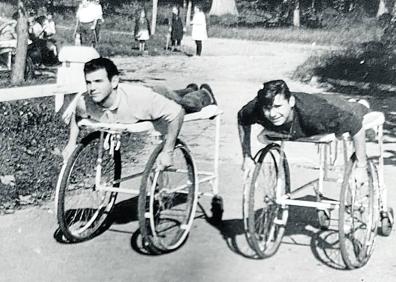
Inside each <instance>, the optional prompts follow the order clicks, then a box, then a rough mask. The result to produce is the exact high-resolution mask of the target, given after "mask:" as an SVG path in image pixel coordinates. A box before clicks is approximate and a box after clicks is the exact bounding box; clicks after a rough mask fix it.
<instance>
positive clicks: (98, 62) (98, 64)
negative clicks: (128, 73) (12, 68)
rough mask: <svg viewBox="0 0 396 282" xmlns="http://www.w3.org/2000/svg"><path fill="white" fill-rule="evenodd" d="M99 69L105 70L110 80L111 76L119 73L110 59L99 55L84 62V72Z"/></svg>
mask: <svg viewBox="0 0 396 282" xmlns="http://www.w3.org/2000/svg"><path fill="white" fill-rule="evenodd" d="M100 69H104V70H106V72H107V77H108V78H109V80H111V79H112V78H113V76H115V75H119V73H120V72H119V71H118V69H117V66H116V65H115V64H114V63H113V61H112V60H110V59H107V58H103V57H100V58H96V59H92V60H90V61H89V62H86V63H85V65H84V74H87V73H91V72H94V71H97V70H100Z"/></svg>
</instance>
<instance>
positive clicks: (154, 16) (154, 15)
mask: <svg viewBox="0 0 396 282" xmlns="http://www.w3.org/2000/svg"><path fill="white" fill-rule="evenodd" d="M157 12H158V0H153V12H152V16H151V34H154V33H155V27H156V26H157Z"/></svg>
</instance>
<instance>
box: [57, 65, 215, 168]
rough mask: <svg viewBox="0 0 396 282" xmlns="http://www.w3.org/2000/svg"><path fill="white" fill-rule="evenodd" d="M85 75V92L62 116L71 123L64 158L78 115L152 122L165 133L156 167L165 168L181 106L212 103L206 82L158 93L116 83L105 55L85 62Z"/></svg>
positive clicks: (70, 146)
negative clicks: (174, 90)
mask: <svg viewBox="0 0 396 282" xmlns="http://www.w3.org/2000/svg"><path fill="white" fill-rule="evenodd" d="M84 75H85V81H86V85H87V92H86V93H83V94H82V95H81V96H77V97H76V98H75V99H74V101H73V102H72V103H71V104H70V105H69V107H68V108H67V109H66V111H65V112H64V114H63V116H62V117H63V119H64V120H65V121H66V123H70V134H69V141H68V143H67V145H66V147H65V149H64V150H63V157H64V158H65V159H67V158H69V157H70V155H71V153H72V152H73V150H74V148H75V146H76V143H77V137H78V133H79V128H78V125H77V121H78V120H79V119H81V118H89V119H93V120H95V121H98V122H106V123H136V122H139V121H153V124H154V127H155V128H156V129H157V130H159V131H160V132H161V133H162V134H163V135H164V142H165V144H164V148H163V151H162V152H161V154H160V156H159V166H160V168H165V167H168V166H170V165H172V163H173V148H174V146H175V142H176V138H177V136H178V134H179V131H180V128H181V125H182V123H183V117H184V110H183V108H182V106H184V104H185V105H186V106H187V108H188V111H192V110H194V111H196V110H200V109H201V108H202V107H203V106H206V105H208V104H209V103H213V102H215V101H214V99H213V98H212V97H213V94H212V93H211V90H210V87H209V86H208V85H202V86H201V89H200V90H198V89H196V88H197V86H196V85H195V84H191V85H190V86H189V87H188V88H186V89H184V90H180V91H178V92H173V91H169V90H167V91H165V88H161V93H158V92H154V91H153V89H155V88H150V87H145V86H142V85H138V84H126V83H119V72H118V69H117V67H116V66H115V64H114V63H113V62H112V61H111V60H109V59H107V58H97V59H93V60H91V61H89V62H87V63H86V64H85V65H84ZM177 93H178V94H177ZM165 96H167V97H168V98H170V99H168V98H166V97H165ZM193 97H194V99H193ZM195 97H199V98H198V99H195ZM204 97H207V98H204ZM201 98H202V101H201ZM171 99H173V100H175V99H176V100H177V101H176V102H175V101H173V100H171ZM177 102H180V103H181V105H182V106H181V105H179V104H178V103H177Z"/></svg>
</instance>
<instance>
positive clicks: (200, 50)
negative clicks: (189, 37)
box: [195, 40, 202, 56]
mask: <svg viewBox="0 0 396 282" xmlns="http://www.w3.org/2000/svg"><path fill="white" fill-rule="evenodd" d="M195 44H196V45H197V56H201V52H202V41H201V40H195Z"/></svg>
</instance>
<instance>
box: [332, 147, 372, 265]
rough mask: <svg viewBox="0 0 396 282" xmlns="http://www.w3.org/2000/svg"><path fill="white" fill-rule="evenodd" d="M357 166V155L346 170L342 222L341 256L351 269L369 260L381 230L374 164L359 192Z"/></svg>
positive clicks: (369, 165)
mask: <svg viewBox="0 0 396 282" xmlns="http://www.w3.org/2000/svg"><path fill="white" fill-rule="evenodd" d="M355 168H356V156H355V154H353V155H352V157H351V159H350V161H349V162H348V165H347V167H346V170H345V173H344V180H343V183H342V187H341V193H340V208H339V221H338V229H339V238H340V250H341V256H342V259H343V261H344V263H345V266H346V268H348V269H355V268H360V267H362V266H364V265H365V264H366V263H367V262H368V260H369V258H370V256H371V254H372V252H373V246H374V239H375V236H376V233H377V222H376V221H377V213H376V210H375V209H376V208H375V207H376V203H375V191H374V189H375V187H374V182H375V168H374V164H373V163H372V162H371V161H369V162H368V166H367V174H368V183H367V184H366V185H363V186H362V187H360V188H359V192H356V189H357V187H356V185H355V179H354V173H353V171H354V169H355Z"/></svg>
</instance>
